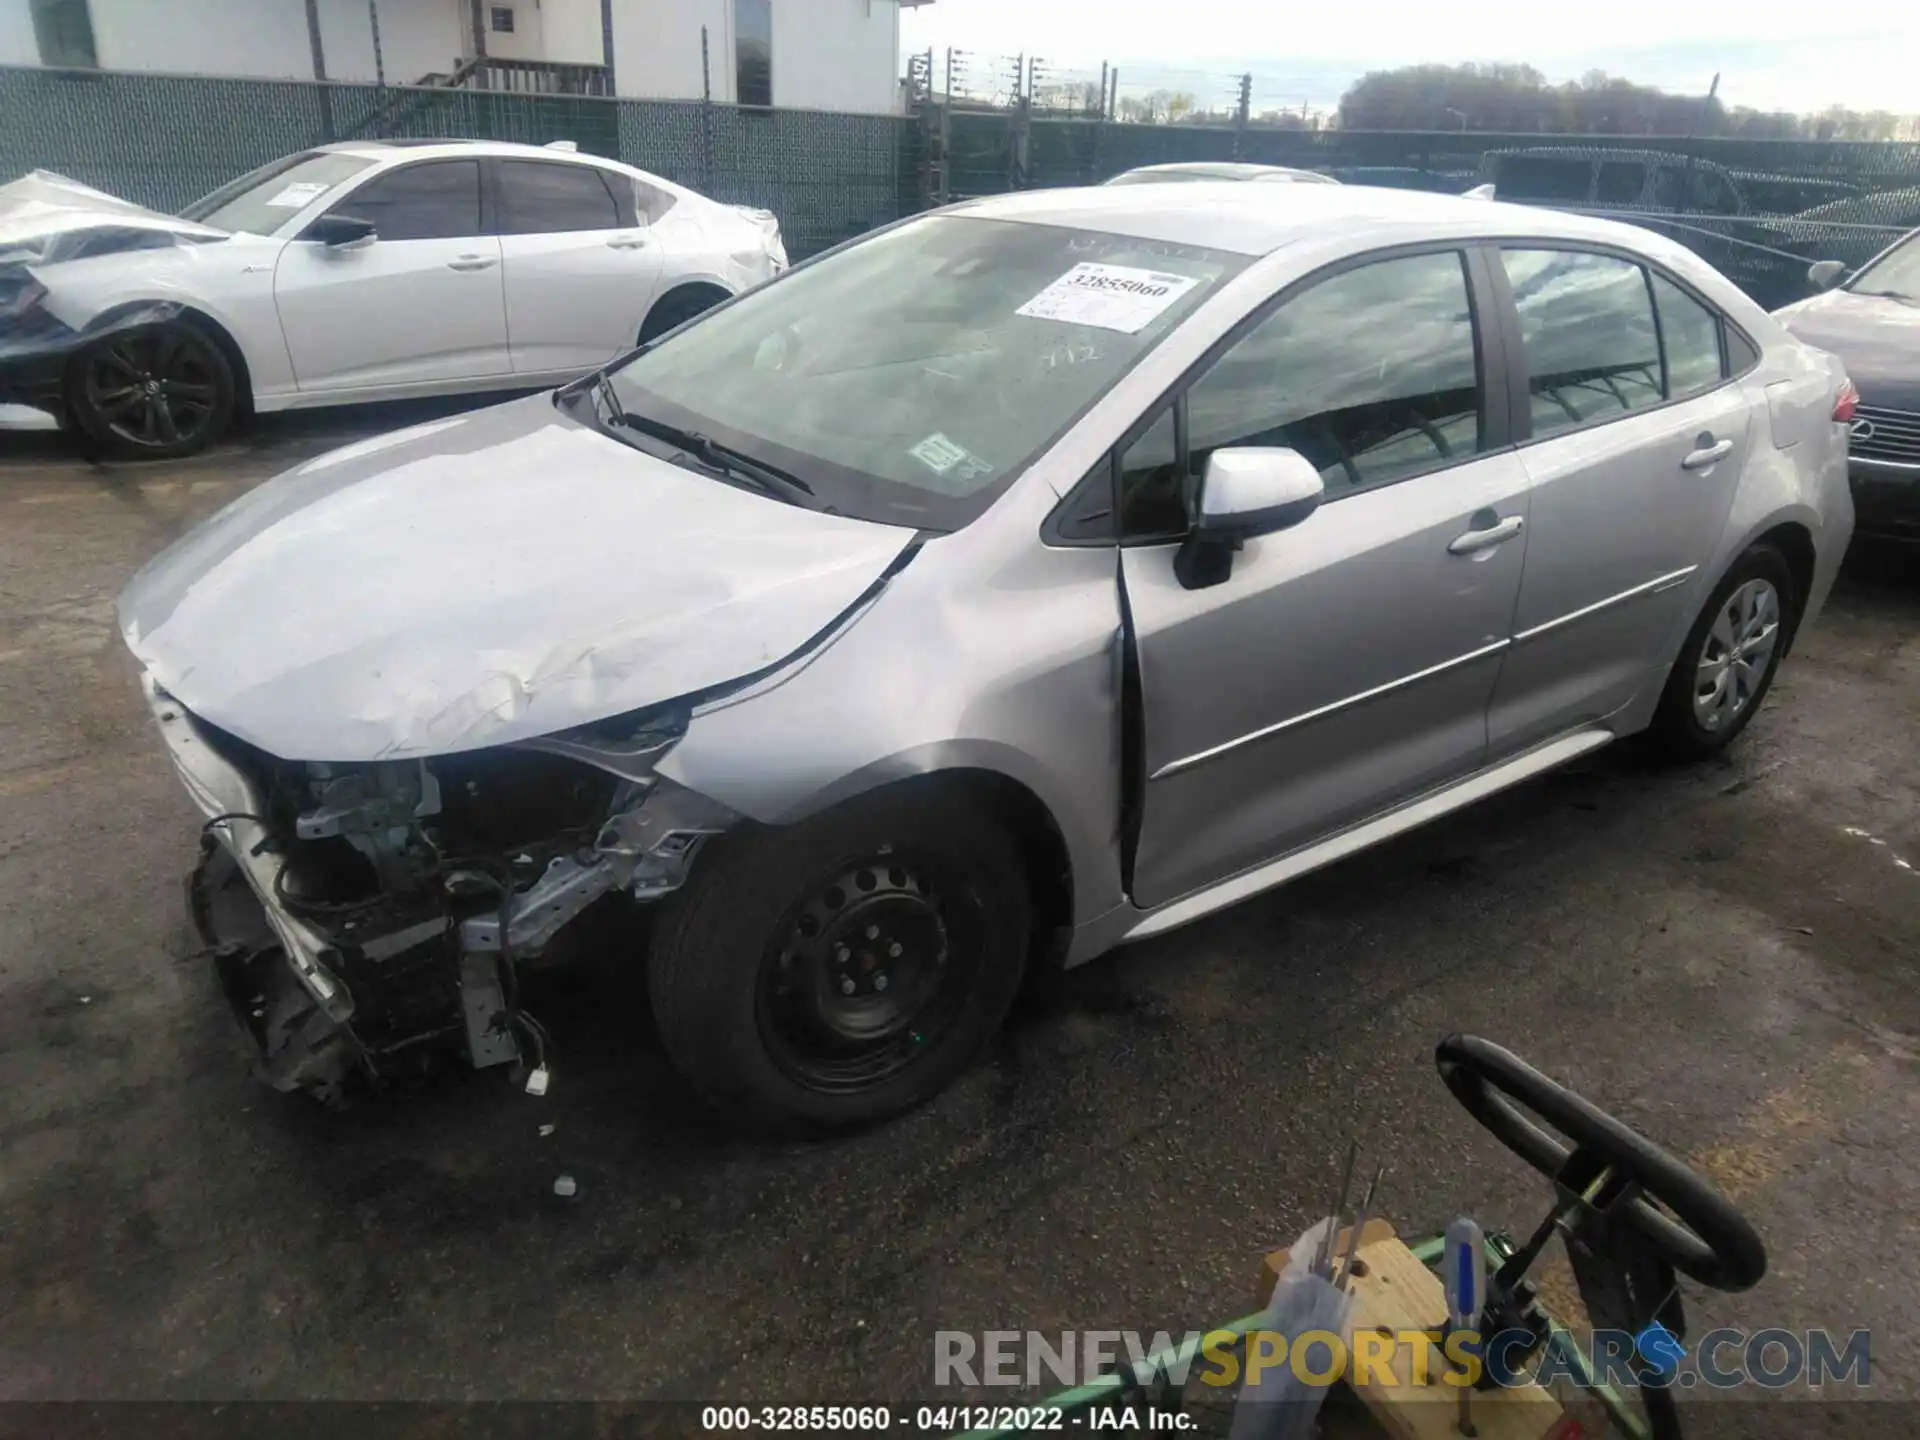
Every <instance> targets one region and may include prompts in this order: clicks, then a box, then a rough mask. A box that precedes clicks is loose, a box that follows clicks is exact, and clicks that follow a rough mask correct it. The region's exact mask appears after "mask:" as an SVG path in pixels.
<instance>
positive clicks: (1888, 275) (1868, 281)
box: [1847, 230, 1920, 300]
mask: <svg viewBox="0 0 1920 1440" xmlns="http://www.w3.org/2000/svg"><path fill="white" fill-rule="evenodd" d="M1847 288H1848V289H1849V290H1853V291H1857V292H1858V293H1860V294H1862V295H1873V294H1890V295H1900V296H1904V297H1905V298H1907V299H1909V300H1914V299H1920V230H1917V231H1915V232H1914V233H1913V234H1911V235H1909V236H1908V237H1907V238H1906V239H1905V240H1904V241H1902V242H1901V243H1900V245H1899V246H1898V247H1897V248H1895V249H1893V250H1891V251H1889V252H1888V253H1887V254H1885V255H1882V256H1881V257H1880V258H1879V259H1878V260H1876V261H1874V262H1873V263H1872V264H1871V265H1869V266H1867V268H1866V269H1864V270H1862V271H1861V272H1860V273H1859V274H1858V275H1856V276H1854V277H1853V280H1852V281H1851V283H1849V284H1848V286H1847Z"/></svg>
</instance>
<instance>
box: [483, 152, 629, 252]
mask: <svg viewBox="0 0 1920 1440" xmlns="http://www.w3.org/2000/svg"><path fill="white" fill-rule="evenodd" d="M497 163H498V165H499V170H498V171H497V172H496V173H497V174H498V176H499V180H500V189H499V195H500V217H499V228H500V233H501V234H502V235H551V234H557V233H560V232H562V231H567V230H617V229H619V228H620V206H619V204H618V202H617V201H615V199H614V196H613V191H612V190H611V189H610V188H608V180H609V179H612V178H614V177H610V176H607V175H605V174H603V172H602V171H601V170H600V168H599V167H598V166H595V165H566V164H558V163H555V162H553V161H550V160H502V161H499V162H497Z"/></svg>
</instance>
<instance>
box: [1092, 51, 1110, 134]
mask: <svg viewBox="0 0 1920 1440" xmlns="http://www.w3.org/2000/svg"><path fill="white" fill-rule="evenodd" d="M1093 114H1094V118H1095V119H1097V120H1106V119H1110V118H1111V117H1110V116H1109V115H1108V114H1107V62H1106V61H1104V60H1102V61H1101V62H1100V103H1099V104H1098V105H1096V106H1095V107H1094V111H1093Z"/></svg>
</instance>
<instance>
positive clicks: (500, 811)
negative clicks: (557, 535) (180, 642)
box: [149, 686, 737, 1101]
mask: <svg viewBox="0 0 1920 1440" xmlns="http://www.w3.org/2000/svg"><path fill="white" fill-rule="evenodd" d="M149 688H150V693H151V695H152V698H153V701H154V705H155V714H156V716H157V717H158V718H159V720H160V722H161V729H162V732H163V733H164V734H166V736H167V738H168V742H169V747H170V749H171V750H172V752H173V757H174V760H175V764H176V766H177V767H178V768H179V769H180V771H181V776H182V779H183V780H185V781H186V783H187V788H188V790H189V792H190V793H191V794H192V795H193V797H194V799H195V800H196V802H197V803H199V804H200V806H201V808H202V810H203V811H205V812H206V813H207V815H208V821H207V824H206V827H205V829H204V832H203V835H202V843H201V856H200V861H199V864H198V865H197V866H196V868H195V870H194V872H193V875H192V877H191V879H190V881H189V908H190V910H191V913H192V915H193V919H194V923H195V926H196V928H197V929H198V930H199V931H200V934H201V936H202V938H203V939H204V940H205V942H206V943H207V945H208V946H209V947H211V949H212V952H213V956H214V959H215V962H216V967H217V970H218V972H219V975H220V977H221V982H222V985H223V988H224V989H225V990H226V992H227V996H228V999H229V1001H230V1002H231V1003H232V1005H233V1007H234V1009H235V1011H236V1013H237V1014H238V1015H239V1017H240V1019H241V1022H242V1024H243V1025H244V1026H245V1028H246V1029H247V1031H248V1032H249V1033H250V1034H251V1035H252V1037H253V1040H254V1042H255V1044H256V1045H257V1047H258V1048H259V1052H260V1065H259V1068H260V1070H261V1074H262V1078H263V1079H265V1080H267V1081H268V1082H269V1083H270V1084H272V1085H273V1086H274V1087H275V1088H277V1089H281V1090H296V1089H299V1090H307V1091H311V1092H313V1093H314V1094H315V1095H317V1096H318V1097H320V1098H322V1099H325V1100H329V1101H335V1100H339V1099H341V1098H343V1096H344V1095H345V1094H346V1093H347V1092H348V1090H349V1089H350V1088H352V1086H353V1085H354V1084H355V1083H356V1082H362V1081H364V1082H370V1083H373V1084H378V1083H380V1082H382V1081H386V1080H390V1079H393V1078H395V1077H397V1076H399V1075H402V1074H408V1073H415V1072H418V1071H419V1070H421V1069H424V1068H427V1067H429V1066H430V1065H431V1064H432V1062H433V1061H434V1059H435V1058H436V1057H440V1056H444V1055H445V1054H446V1053H448V1052H450V1051H457V1050H461V1049H464V1052H465V1054H466V1056H467V1058H468V1060H469V1061H470V1062H471V1063H472V1064H473V1065H474V1066H476V1067H484V1066H490V1065H501V1064H508V1063H512V1062H517V1061H521V1060H523V1059H524V1060H526V1061H528V1062H529V1063H531V1064H532V1065H534V1066H535V1067H539V1066H543V1065H544V1064H545V1059H546V1050H547V1046H548V1038H547V1035H546V1032H545V1030H544V1029H543V1028H542V1027H541V1025H540V1023H539V1021H538V1020H536V1019H535V1018H534V1017H533V1016H531V1015H529V1014H527V1013H526V1011H525V1010H524V1009H522V1008H521V1006H520V1003H519V977H520V974H521V972H522V971H523V970H524V969H526V968H527V967H531V966H542V965H553V964H559V963H563V962H564V961H565V960H567V959H568V958H570V957H571V956H572V954H574V953H575V952H576V951H577V949H578V947H577V946H573V945H570V944H569V943H568V942H569V940H570V939H571V938H572V936H573V934H574V933H575V932H576V930H577V929H580V928H584V927H577V926H576V922H577V921H578V920H579V918H580V917H581V916H582V915H583V914H585V913H586V912H587V911H588V910H589V909H591V908H593V907H595V906H596V905H600V904H603V903H604V904H605V905H607V906H617V905H620V904H622V903H630V902H633V901H650V900H655V899H658V898H659V897H660V896H663V895H665V894H667V893H669V892H671V891H672V890H674V889H677V888H678V887H679V886H680V884H681V883H682V882H683V881H684V879H685V877H686V873H687V867H688V865H689V863H690V862H691V860H692V858H693V856H694V854H695V853H696V851H697V850H698V849H699V847H700V844H701V842H702V841H703V840H704V839H705V838H706V837H707V836H709V835H713V834H716V833H718V832H720V831H723V830H725V829H727V828H728V827H729V826H730V825H731V824H733V823H734V821H735V820H736V818H737V817H736V816H734V815H733V813H732V812H730V811H728V810H726V809H725V808H724V807H722V806H719V805H717V804H715V803H714V802H712V801H709V800H707V799H705V798H704V797H702V796H699V795H697V794H695V793H694V792H692V791H690V790H687V789H685V788H683V787H681V786H678V785H675V784H674V783H673V782H671V781H669V780H666V779H665V778H664V777H660V776H656V775H655V774H653V773H652V764H653V761H654V760H656V759H657V758H658V757H659V756H661V755H663V754H664V753H665V752H666V751H667V750H668V749H670V748H671V747H672V745H673V744H674V743H675V741H677V740H678V739H679V737H680V735H681V734H682V733H683V731H684V726H685V714H684V712H668V713H660V714H653V715H649V716H641V717H624V718H623V719H621V720H617V721H611V722H608V723H607V724H605V725H602V726H597V727H591V728H590V729H589V730H586V731H576V732H573V733H571V734H570V735H568V736H565V737H552V738H548V739H543V740H537V741H531V742H525V743H523V744H520V745H514V746H508V747H502V748H499V749H493V750H477V751H467V752H462V753H459V754H455V755H448V756H442V757H437V758H433V759H428V760H404V761H387V762H371V763H357V764H348V765H341V764H327V763H320V762H294V761H285V760H281V759H278V758H277V757H274V756H271V755H268V754H266V753H265V752H263V751H261V750H259V749H258V748H256V747H254V746H252V745H249V744H248V743H246V742H245V741H243V740H240V739H238V738H237V737H235V736H232V735H229V734H226V733H225V732H223V731H221V730H219V729H217V728H216V727H214V726H211V725H208V724H206V723H204V722H202V721H200V720H198V719H196V718H194V717H191V716H189V715H187V714H186V712H185V711H184V710H183V709H182V708H181V707H180V706H179V705H178V704H177V702H174V701H172V700H171V699H170V698H169V697H167V696H166V695H165V693H164V692H163V691H160V690H158V689H157V687H152V686H150V687H149Z"/></svg>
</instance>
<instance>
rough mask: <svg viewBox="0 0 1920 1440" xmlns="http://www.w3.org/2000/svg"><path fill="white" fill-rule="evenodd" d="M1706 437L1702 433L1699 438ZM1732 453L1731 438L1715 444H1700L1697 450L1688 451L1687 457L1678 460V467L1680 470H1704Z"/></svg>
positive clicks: (1703, 438)
mask: <svg viewBox="0 0 1920 1440" xmlns="http://www.w3.org/2000/svg"><path fill="white" fill-rule="evenodd" d="M1706 438H1707V437H1706V436H1704V435H1702V436H1701V437H1700V439H1701V440H1705V439H1706ZM1695 443H1696V444H1697V443H1698V442H1697V441H1696V442H1695ZM1732 453H1733V441H1731V440H1722V441H1721V442H1720V443H1719V444H1717V445H1702V446H1700V448H1699V449H1698V450H1694V451H1691V452H1689V453H1688V455H1687V458H1686V459H1684V460H1682V461H1681V462H1680V468H1681V469H1682V470H1704V469H1706V468H1707V466H1709V465H1713V464H1716V463H1718V462H1719V461H1721V460H1724V459H1726V458H1727V456H1729V455H1731V454H1732Z"/></svg>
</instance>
